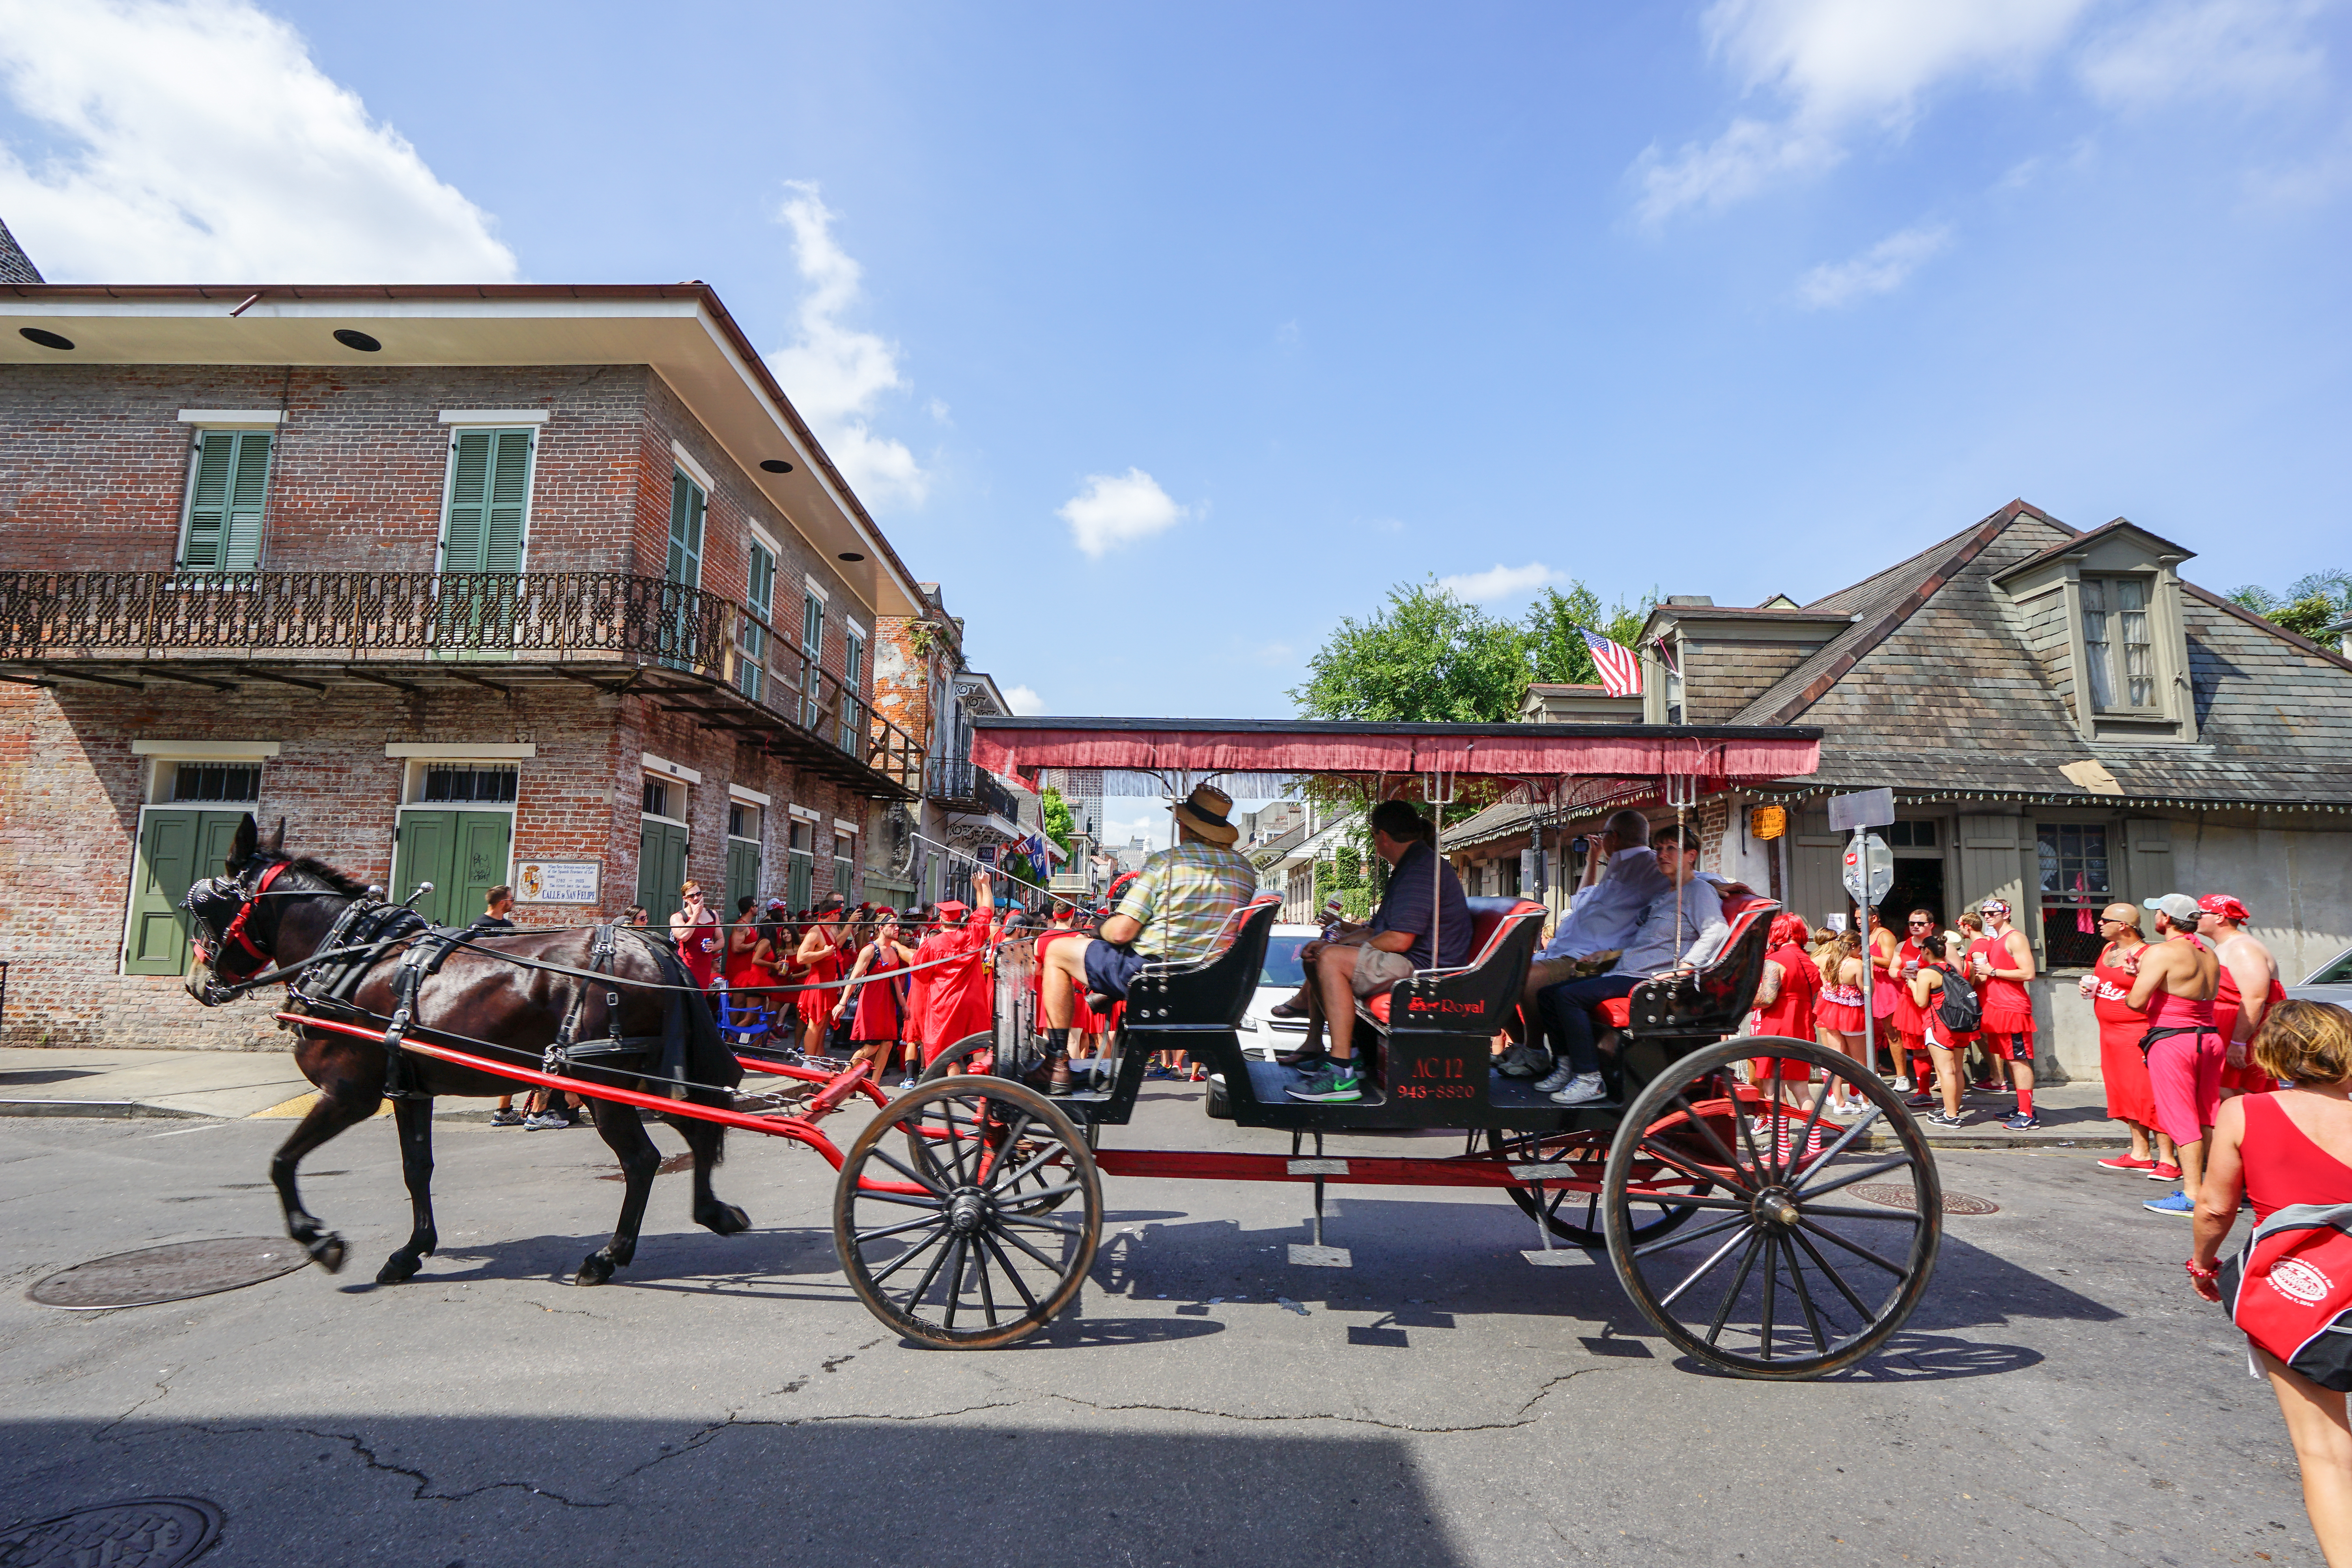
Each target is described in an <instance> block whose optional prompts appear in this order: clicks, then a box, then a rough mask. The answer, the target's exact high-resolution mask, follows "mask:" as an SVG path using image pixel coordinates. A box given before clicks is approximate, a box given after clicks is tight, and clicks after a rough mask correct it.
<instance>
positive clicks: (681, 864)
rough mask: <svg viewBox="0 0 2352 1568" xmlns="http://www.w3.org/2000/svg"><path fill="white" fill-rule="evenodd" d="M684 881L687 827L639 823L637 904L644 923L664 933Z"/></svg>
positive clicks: (680, 824) (675, 908)
mask: <svg viewBox="0 0 2352 1568" xmlns="http://www.w3.org/2000/svg"><path fill="white" fill-rule="evenodd" d="M685 881H686V825H685V824H683V823H678V822H653V821H642V822H640V824H639V826H638V829H637V902H639V903H640V904H643V905H644V906H645V909H646V920H647V921H649V922H650V923H652V924H654V925H656V926H660V927H662V928H663V929H665V930H667V928H668V925H669V917H670V916H672V915H674V914H676V913H677V910H678V898H677V890H678V889H679V887H680V886H682V885H683V884H684V883H685Z"/></svg>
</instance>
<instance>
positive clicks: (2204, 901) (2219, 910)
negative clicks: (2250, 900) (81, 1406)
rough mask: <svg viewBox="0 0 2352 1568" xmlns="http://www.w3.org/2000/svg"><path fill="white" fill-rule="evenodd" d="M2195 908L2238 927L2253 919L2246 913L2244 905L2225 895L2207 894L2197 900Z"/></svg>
mask: <svg viewBox="0 0 2352 1568" xmlns="http://www.w3.org/2000/svg"><path fill="white" fill-rule="evenodd" d="M2197 907H2198V908H2199V909H2200V910H2204V911H2205V912H2206V913H2207V914H2209V915H2220V916H2221V918H2222V919H2223V920H2225V921H2231V922H2233V923H2235V924H2238V925H2243V924H2245V923H2246V921H2249V920H2251V919H2252V918H2253V917H2252V916H2251V915H2249V914H2247V913H2246V906H2245V905H2243V904H2242V903H2240V902H2238V900H2235V899H2233V898H2231V896H2230V895H2229V894H2227V893H2208V894H2206V895H2205V896H2204V897H2203V898H2201V899H2200V900H2197Z"/></svg>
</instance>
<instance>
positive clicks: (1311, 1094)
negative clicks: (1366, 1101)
mask: <svg viewBox="0 0 2352 1568" xmlns="http://www.w3.org/2000/svg"><path fill="white" fill-rule="evenodd" d="M1284 1092H1286V1093H1287V1094H1288V1095H1289V1096H1290V1098H1291V1099H1293V1100H1317V1101H1321V1102H1325V1103H1330V1104H1341V1103H1346V1102H1348V1101H1351V1100H1361V1099H1363V1098H1364V1082H1363V1079H1360V1078H1358V1077H1357V1076H1356V1069H1355V1068H1353V1067H1351V1066H1349V1064H1347V1063H1345V1062H1336V1061H1335V1062H1327V1063H1325V1064H1324V1065H1323V1066H1321V1067H1319V1068H1316V1069H1315V1070H1314V1071H1313V1072H1310V1073H1308V1074H1307V1075H1306V1076H1305V1077H1304V1078H1301V1079H1299V1080H1298V1081H1297V1083H1295V1084H1292V1085H1291V1086H1290V1087H1289V1089H1286V1090H1285V1091H1284Z"/></svg>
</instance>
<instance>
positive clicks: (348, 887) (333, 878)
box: [286, 855, 367, 899]
mask: <svg viewBox="0 0 2352 1568" xmlns="http://www.w3.org/2000/svg"><path fill="white" fill-rule="evenodd" d="M286 868H287V869H288V870H289V871H299V872H301V873H302V874H303V875H304V876H306V877H312V878H316V879H318V880H320V881H321V882H324V883H326V884H327V886H328V887H330V888H331V889H334V890H335V891H336V892H338V893H341V895H342V896H343V897H345V898H347V899H356V898H359V897H361V896H362V894H364V893H365V892H366V891H367V884H366V883H364V882H361V881H356V880H354V879H352V878H351V877H349V876H346V875H345V874H344V873H342V872H341V871H338V870H336V869H335V868H333V867H332V866H330V865H328V864H327V863H326V862H325V861H324V860H319V859H314V858H311V857H310V856H308V855H297V856H290V857H289V858H288V859H287V861H286Z"/></svg>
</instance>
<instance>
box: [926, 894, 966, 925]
mask: <svg viewBox="0 0 2352 1568" xmlns="http://www.w3.org/2000/svg"><path fill="white" fill-rule="evenodd" d="M933 907H934V908H936V909H937V910H939V912H940V919H941V920H943V921H946V922H947V923H948V924H950V925H957V924H961V922H962V920H963V917H964V916H966V915H968V914H970V913H971V908H970V906H968V905H967V904H965V903H964V901H963V900H961V899H941V900H940V901H939V902H938V904H936V905H934V906H933Z"/></svg>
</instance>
